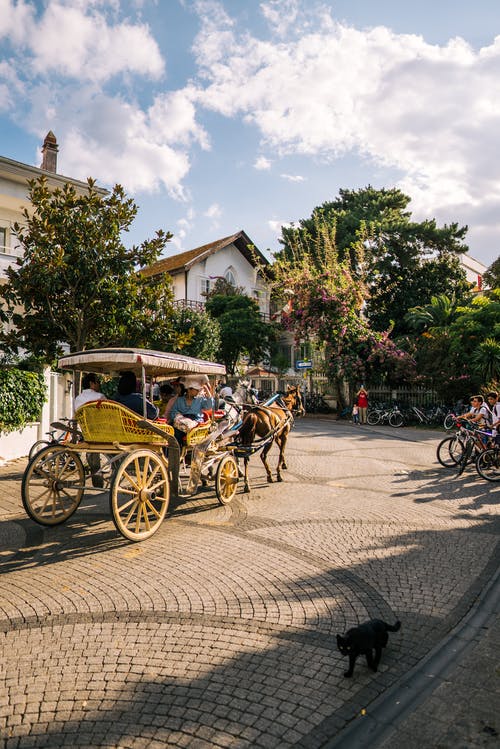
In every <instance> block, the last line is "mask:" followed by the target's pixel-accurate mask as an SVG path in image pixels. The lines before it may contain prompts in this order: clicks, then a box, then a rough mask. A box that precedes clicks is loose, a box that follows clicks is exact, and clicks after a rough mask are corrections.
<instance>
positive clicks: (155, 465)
mask: <svg viewBox="0 0 500 749" xmlns="http://www.w3.org/2000/svg"><path fill="white" fill-rule="evenodd" d="M59 368H60V369H66V370H73V371H80V372H96V373H100V374H109V375H112V374H117V373H119V372H122V371H124V370H127V371H132V372H134V373H135V374H136V376H137V377H138V378H140V380H141V381H142V392H143V406H144V409H143V414H144V415H143V416H141V415H138V414H137V413H135V412H134V411H132V410H130V409H128V408H127V407H125V406H123V405H121V404H120V403H117V402H114V401H112V400H96V401H92V402H89V403H86V404H85V405H83V406H81V407H80V408H79V409H78V411H77V412H76V414H75V416H76V419H77V421H78V426H79V430H80V432H81V434H82V435H83V441H78V442H65V443H64V444H55V445H49V446H48V447H45V448H44V449H42V450H41V451H40V452H38V453H37V454H36V455H35V456H34V457H33V458H32V460H31V461H30V462H29V463H28V466H27V468H26V471H25V473H24V477H23V483H22V501H23V505H24V507H25V509H26V512H27V513H28V515H29V516H30V517H31V518H32V519H33V520H35V521H36V522H38V523H40V524H42V525H46V526H54V525H59V524H60V523H64V522H65V521H66V520H67V519H68V518H69V517H71V515H72V514H73V513H74V512H75V510H76V509H77V508H78V506H79V504H80V502H81V500H82V498H83V496H84V492H86V491H98V492H103V491H104V490H107V491H109V503H110V511H111V516H112V518H113V521H114V524H115V526H116V528H117V529H118V531H119V532H120V533H121V534H122V535H123V536H125V538H127V539H129V540H131V541H143V540H145V539H147V538H149V537H150V536H152V535H153V534H154V533H155V532H156V531H157V530H158V528H159V526H160V524H161V523H162V521H163V519H164V517H165V515H166V513H167V510H168V506H169V501H170V498H171V497H175V498H178V497H181V498H182V497H190V496H193V495H194V494H195V492H196V491H197V489H198V487H199V485H200V483H201V482H203V483H207V482H210V481H213V482H214V485H215V492H216V495H217V498H218V500H219V502H220V503H221V504H227V503H229V502H231V500H232V499H233V497H234V495H235V493H236V488H237V484H238V476H239V470H238V465H237V462H236V459H235V457H234V454H233V453H234V432H232V431H231V428H232V426H233V425H232V424H231V422H230V421H229V420H226V419H222V420H221V421H217V420H216V418H215V411H214V410H212V414H211V415H210V417H209V419H208V421H207V422H206V423H202V424H200V425H199V426H197V427H195V428H194V429H192V430H191V431H190V432H189V433H188V434H186V436H185V438H184V440H183V442H182V445H179V442H178V441H177V439H176V437H175V436H174V430H173V428H172V427H171V426H170V425H168V424H166V423H161V422H159V421H151V420H149V419H147V418H146V392H147V381H148V378H153V377H154V378H158V377H160V378H161V377H164V378H175V377H179V376H180V377H183V376H186V375H206V376H207V377H208V378H209V379H211V380H212V381H214V380H215V378H219V377H220V376H221V375H223V374H224V373H225V367H224V366H223V365H221V364H216V363H212V362H206V361H203V360H200V359H194V358H191V357H188V356H182V355H179V354H169V353H163V352H158V351H148V350H142V349H132V348H123V349H117V348H109V349H96V350H90V351H83V352H80V353H74V354H70V355H68V356H65V357H63V358H62V359H60V361H59ZM89 455H94V456H95V455H98V456H99V461H100V468H99V469H98V471H97V473H98V475H99V476H98V477H99V478H100V481H98V482H96V483H99V484H100V485H101V486H99V487H97V488H96V487H94V486H93V485H92V482H91V480H90V473H91V471H90V468H89V465H86V463H88V464H90V463H94V465H95V461H88V460H87V456H89ZM183 468H184V469H185V470H183ZM95 478H96V476H95V474H94V475H93V476H92V479H94V480H95Z"/></svg>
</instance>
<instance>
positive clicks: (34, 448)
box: [28, 440, 52, 460]
mask: <svg viewBox="0 0 500 749" xmlns="http://www.w3.org/2000/svg"><path fill="white" fill-rule="evenodd" d="M51 444H52V443H51V442H48V441H47V440H37V441H36V442H34V443H33V444H32V445H31V447H30V451H29V453H28V460H33V458H34V457H35V455H38V453H39V452H40V450H43V448H44V447H50V445H51Z"/></svg>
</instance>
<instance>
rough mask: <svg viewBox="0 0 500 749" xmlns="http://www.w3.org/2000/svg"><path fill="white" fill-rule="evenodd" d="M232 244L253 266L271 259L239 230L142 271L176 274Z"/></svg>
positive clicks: (265, 263) (150, 273)
mask: <svg viewBox="0 0 500 749" xmlns="http://www.w3.org/2000/svg"><path fill="white" fill-rule="evenodd" d="M230 244H233V245H234V246H235V247H236V249H237V250H239V251H240V252H241V254H242V255H243V256H244V257H245V259H246V260H247V261H248V262H249V263H250V265H252V266H253V267H256V266H257V264H258V263H262V264H263V265H269V261H268V260H267V259H266V258H265V257H264V255H263V254H262V253H261V252H260V250H258V249H257V247H256V246H255V245H254V244H253V242H252V240H251V239H250V238H249V237H248V235H247V234H245V232H244V231H239V232H237V233H236V234H232V235H231V236H230V237H223V238H222V239H217V240H215V242H210V243H209V244H204V245H202V246H201V247H196V248H195V249H194V250H188V251H187V252H179V253H177V254H176V255H171V256H170V257H166V258H163V260H158V262H156V263H153V265H149V266H148V267H147V268H142V270H141V273H142V274H143V275H144V276H147V277H150V276H158V275H160V274H162V273H170V274H171V275H175V274H176V273H180V272H182V271H186V270H189V269H190V268H192V266H193V265H196V263H199V262H201V261H202V260H205V258H207V257H209V256H210V255H214V254H215V253H216V252H219V250H223V249H224V248H225V247H228V246H229V245H230Z"/></svg>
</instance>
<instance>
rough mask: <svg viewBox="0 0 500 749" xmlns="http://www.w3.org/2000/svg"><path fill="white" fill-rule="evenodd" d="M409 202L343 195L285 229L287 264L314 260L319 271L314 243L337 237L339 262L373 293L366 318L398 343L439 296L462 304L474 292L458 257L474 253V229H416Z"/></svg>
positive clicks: (394, 192)
mask: <svg viewBox="0 0 500 749" xmlns="http://www.w3.org/2000/svg"><path fill="white" fill-rule="evenodd" d="M409 203H410V198H409V197H408V196H407V195H405V194H404V193H402V192H401V191H400V190H398V189H396V188H392V189H388V190H386V189H382V190H376V189H374V188H372V187H371V186H368V187H366V188H363V189H360V190H340V191H339V197H338V198H337V199H336V200H334V201H330V202H325V203H323V204H322V205H321V206H319V207H317V208H315V209H314V210H313V212H312V215H311V217H310V218H308V219H303V220H301V221H300V222H299V226H298V227H291V228H284V229H282V239H281V244H282V246H283V250H282V253H283V254H284V256H285V258H288V259H290V258H291V256H292V254H293V253H294V252H295V251H297V249H298V250H299V251H301V252H307V253H308V256H309V261H310V262H312V263H314V264H315V265H316V267H318V268H320V267H321V265H322V258H321V257H317V255H316V250H315V242H314V240H315V237H316V235H317V226H318V225H320V224H326V225H327V226H329V227H330V230H331V231H332V232H333V233H334V237H335V244H336V247H337V252H338V258H339V260H340V261H343V260H345V259H348V260H349V261H350V267H351V271H352V273H353V276H355V277H357V278H359V279H360V280H362V281H363V282H364V283H365V285H366V287H367V291H368V295H367V302H366V308H365V313H366V315H367V316H368V319H369V320H370V323H371V325H372V327H373V328H374V329H376V330H379V331H385V330H388V329H392V330H393V333H392V335H393V337H396V336H400V335H405V334H406V333H408V329H407V327H406V324H405V322H404V315H405V313H406V312H407V310H408V309H409V308H410V307H414V306H416V305H417V304H426V303H428V302H429V301H430V299H431V296H433V295H436V294H450V293H451V292H455V294H456V295H457V296H459V297H461V296H462V295H463V294H465V293H466V292H467V290H468V289H469V284H467V282H466V280H465V273H464V271H463V270H462V269H461V267H460V262H459V257H458V256H459V254H460V253H462V252H465V251H467V246H466V245H465V244H464V242H463V239H464V237H465V234H466V232H467V227H459V226H458V224H456V223H454V224H450V225H449V226H447V225H445V226H443V227H438V226H437V224H436V221H435V220H434V219H432V220H426V221H422V222H414V221H412V220H411V212H410V211H409V210H408V206H409Z"/></svg>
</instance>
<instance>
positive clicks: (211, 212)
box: [203, 203, 222, 221]
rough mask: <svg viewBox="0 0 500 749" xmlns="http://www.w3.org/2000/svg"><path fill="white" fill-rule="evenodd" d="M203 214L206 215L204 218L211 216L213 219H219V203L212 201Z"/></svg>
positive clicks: (220, 212)
mask: <svg viewBox="0 0 500 749" xmlns="http://www.w3.org/2000/svg"><path fill="white" fill-rule="evenodd" d="M203 215H204V216H206V218H211V219H214V221H218V219H220V217H221V215H222V210H221V207H220V205H219V204H218V203H212V205H211V206H209V208H207V210H206V211H205V213H204V214H203Z"/></svg>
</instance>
